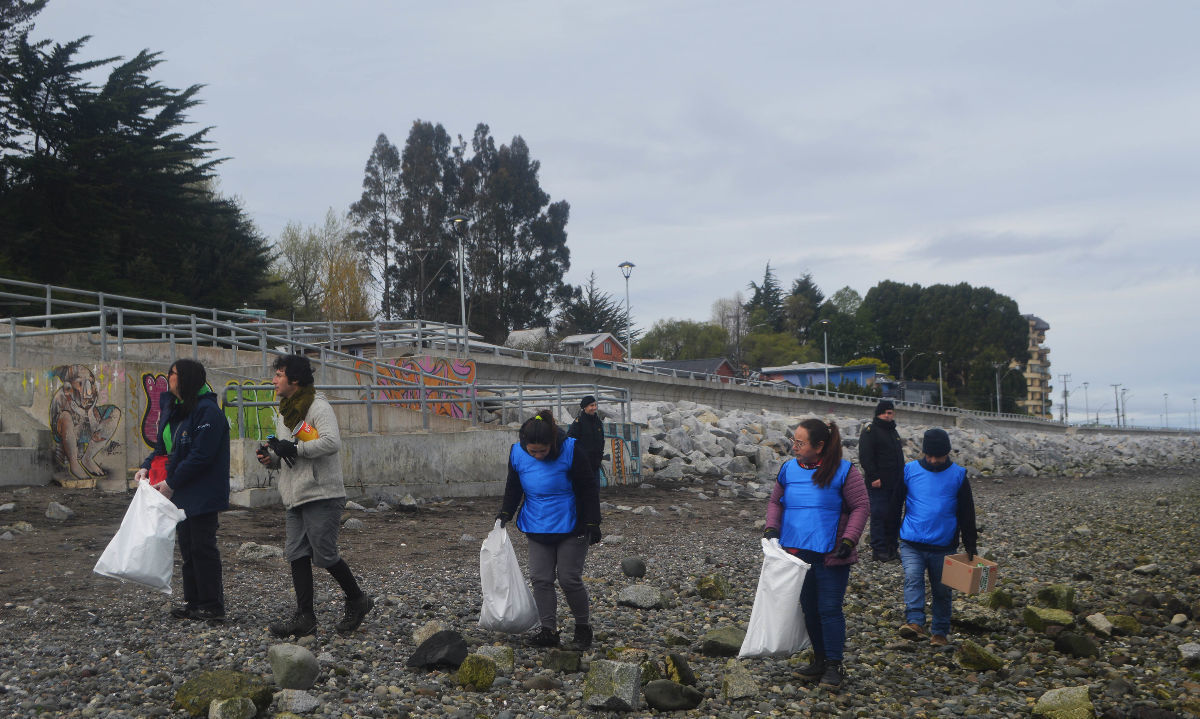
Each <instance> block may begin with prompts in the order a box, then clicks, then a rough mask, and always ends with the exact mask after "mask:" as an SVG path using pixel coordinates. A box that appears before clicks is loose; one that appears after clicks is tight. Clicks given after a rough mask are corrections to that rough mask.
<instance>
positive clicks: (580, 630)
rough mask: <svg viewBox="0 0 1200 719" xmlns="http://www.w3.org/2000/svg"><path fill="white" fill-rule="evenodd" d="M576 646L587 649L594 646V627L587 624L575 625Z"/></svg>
mask: <svg viewBox="0 0 1200 719" xmlns="http://www.w3.org/2000/svg"><path fill="white" fill-rule="evenodd" d="M575 646H577V647H579V648H580V649H587V648H588V647H590V646H592V628H591V626H589V625H587V624H576V625H575Z"/></svg>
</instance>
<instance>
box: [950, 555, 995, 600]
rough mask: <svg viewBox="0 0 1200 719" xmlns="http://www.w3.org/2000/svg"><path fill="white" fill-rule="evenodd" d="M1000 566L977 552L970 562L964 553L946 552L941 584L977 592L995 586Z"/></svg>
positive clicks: (970, 592)
mask: <svg viewBox="0 0 1200 719" xmlns="http://www.w3.org/2000/svg"><path fill="white" fill-rule="evenodd" d="M999 580H1000V567H999V566H997V564H996V563H995V562H992V561H989V560H987V559H984V558H983V557H981V556H979V555H978V554H976V555H975V559H973V560H972V561H971V563H970V564H968V563H967V555H966V554H948V555H946V559H945V562H944V563H943V564H942V584H945V585H946V586H947V587H953V588H954V589H957V590H958V591H960V592H966V593H967V594H978V593H980V592H986V591H988V590H991V589H995V588H996V584H997V583H998V582H999Z"/></svg>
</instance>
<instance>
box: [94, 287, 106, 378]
mask: <svg viewBox="0 0 1200 719" xmlns="http://www.w3.org/2000/svg"><path fill="white" fill-rule="evenodd" d="M97 297H98V298H99V300H98V304H99V306H100V361H101V362H107V361H108V311H107V310H105V309H104V293H103V292H101V293H100V294H99V295H97Z"/></svg>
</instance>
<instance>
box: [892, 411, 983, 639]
mask: <svg viewBox="0 0 1200 719" xmlns="http://www.w3.org/2000/svg"><path fill="white" fill-rule="evenodd" d="M921 453H922V454H923V455H924V457H922V458H921V459H919V460H917V461H915V462H909V463H908V464H906V465H904V482H902V483H901V485H900V487H899V492H900V494H899V500H900V502H902V503H903V504H904V520H903V521H902V522H901V523H900V562H901V563H902V564H903V566H904V624H903V625H902V626H901V627H900V636H902V637H905V638H907V639H923V638H924V637H925V575H926V574H927V573H928V574H929V589H930V592H931V593H932V594H933V602H932V610H933V620H932V621H931V622H930V625H929V628H930V631H931V632H932V636H930V637H929V643H930V644H933V645H934V646H946V644H948V643H949V640H948V639H946V636H947V635H948V634H949V633H950V587H947V586H946V585H945V584H942V565H943V563H944V562H945V559H946V555H947V554H954V552H955V550H956V549H957V548H958V540H959V536H960V535H961V537H962V543H963V546H965V547H966V549H967V561H971V560H973V559H974V558H975V543H976V541H977V539H978V531H977V530H976V528H975V498H974V497H973V496H972V495H971V483H970V482H969V481H967V470H966V469H964V468H963V467H962V466H961V465H958V464H955V463H954V462H951V461H950V435H948V434H946V430H944V429H939V428H937V427H935V428H933V429H931V430H928V431H927V432H925V437H924V438H923V439H922V442H921Z"/></svg>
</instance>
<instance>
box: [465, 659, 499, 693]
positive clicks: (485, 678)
mask: <svg viewBox="0 0 1200 719" xmlns="http://www.w3.org/2000/svg"><path fill="white" fill-rule="evenodd" d="M494 681H496V662H495V661H493V660H492V658H491V657H485V656H483V655H482V654H468V655H467V658H466V659H464V660H463V662H462V664H459V665H458V683H459V684H461V685H462V686H463V687H464V688H466V689H470V690H471V691H474V692H485V691H487V690H488V689H491V687H492V682H494Z"/></svg>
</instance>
